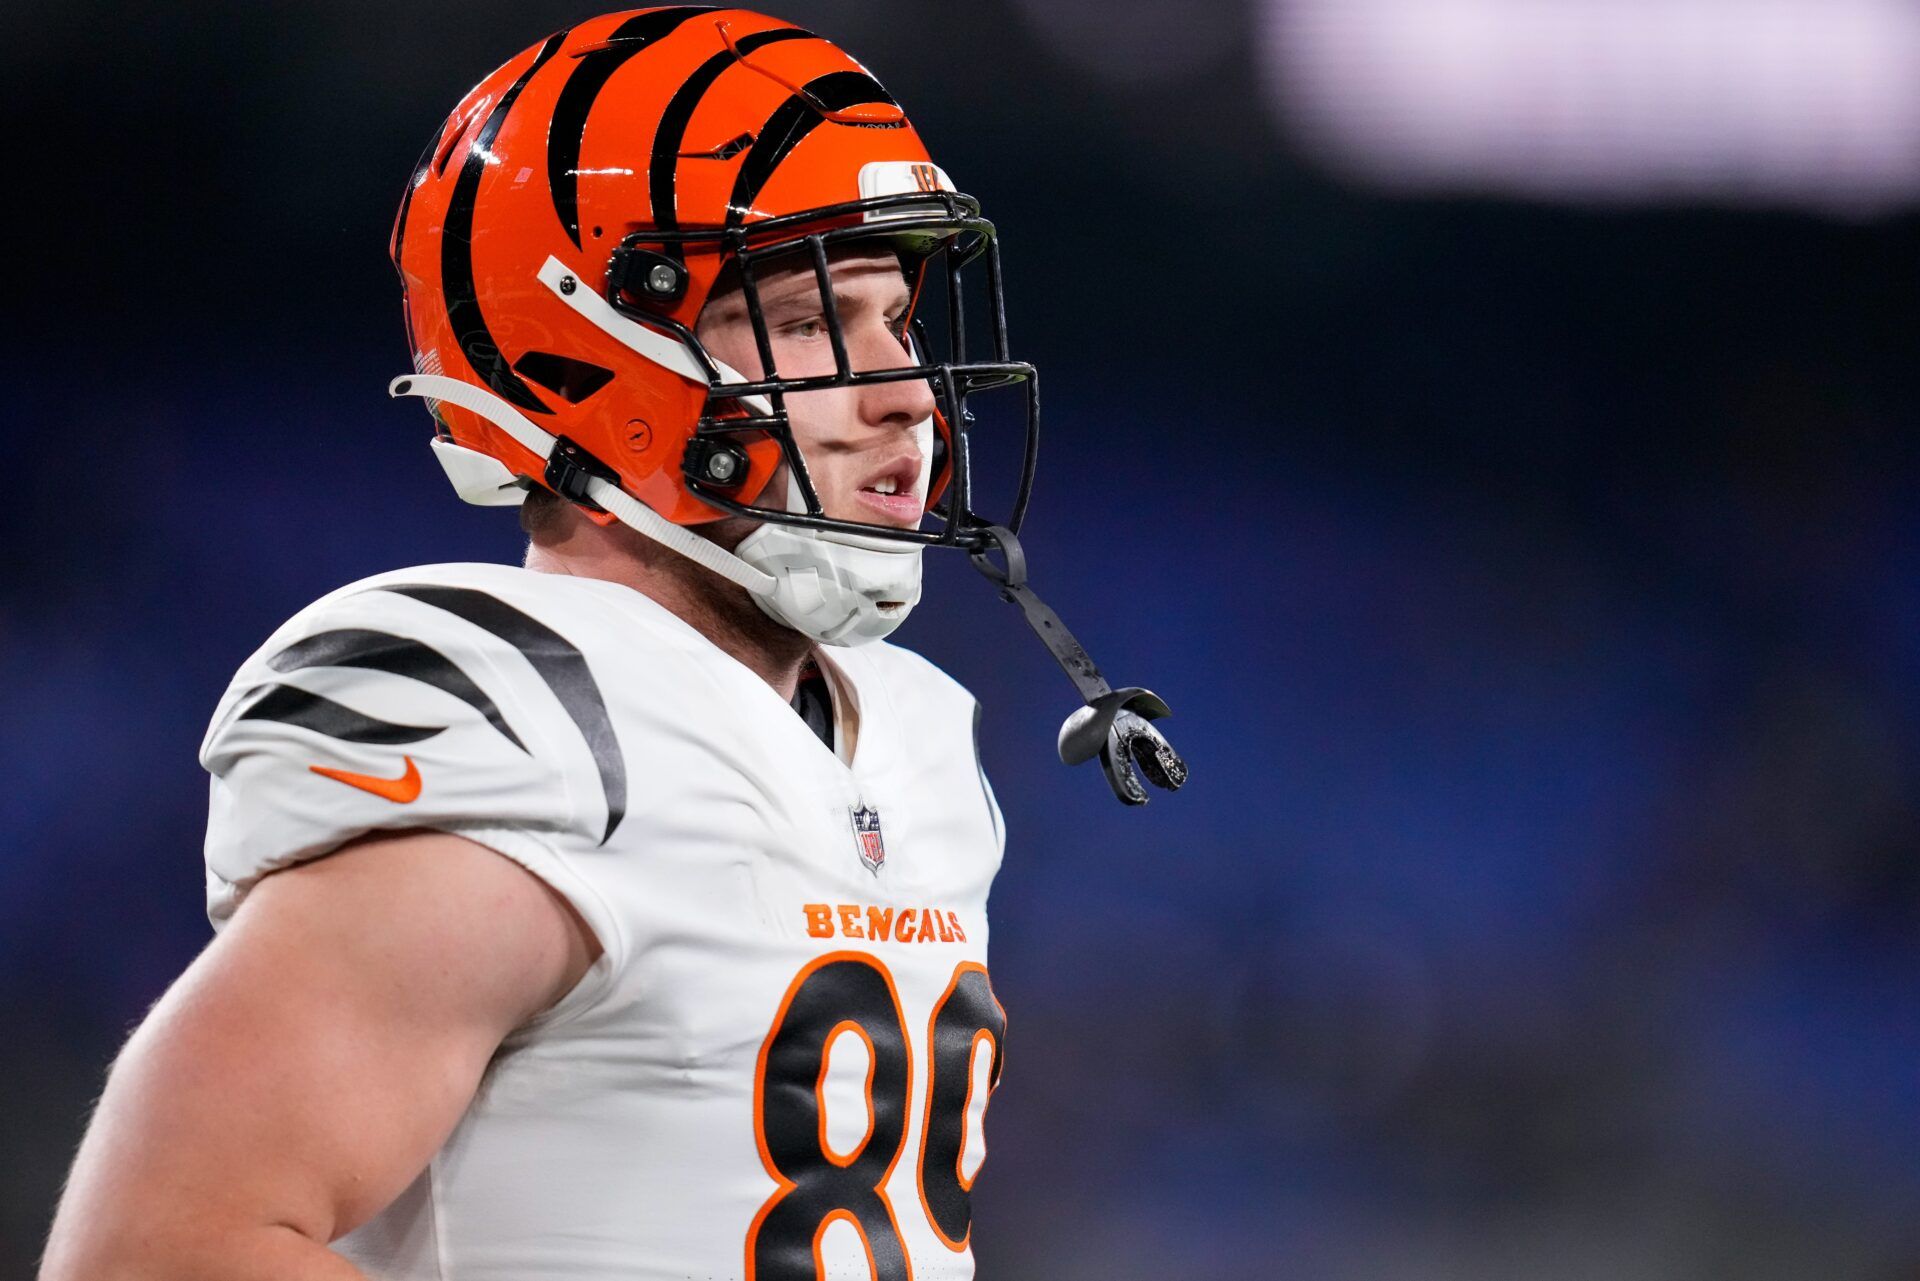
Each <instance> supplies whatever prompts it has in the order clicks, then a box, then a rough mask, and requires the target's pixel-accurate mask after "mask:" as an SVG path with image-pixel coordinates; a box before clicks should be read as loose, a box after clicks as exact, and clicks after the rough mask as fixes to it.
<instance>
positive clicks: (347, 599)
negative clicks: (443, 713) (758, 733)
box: [262, 562, 677, 652]
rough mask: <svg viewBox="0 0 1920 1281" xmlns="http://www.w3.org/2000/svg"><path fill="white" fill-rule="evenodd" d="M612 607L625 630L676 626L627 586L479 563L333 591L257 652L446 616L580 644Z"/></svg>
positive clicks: (394, 575) (511, 633)
mask: <svg viewBox="0 0 1920 1281" xmlns="http://www.w3.org/2000/svg"><path fill="white" fill-rule="evenodd" d="M616 606H625V608H624V609H620V610H618V614H619V618H618V625H619V626H620V628H621V629H622V630H623V631H627V632H631V631H633V630H636V629H637V630H639V631H642V632H648V631H652V632H658V633H660V634H661V635H663V636H665V635H669V634H670V633H671V632H672V631H673V626H672V625H673V624H674V623H675V622H677V620H674V619H673V618H672V616H671V615H670V614H668V613H667V611H666V610H664V609H663V608H662V607H660V606H659V605H657V604H656V603H654V602H653V601H651V600H649V599H647V598H646V597H645V596H643V595H641V594H640V593H639V592H636V591H634V590H632V589H631V588H627V587H622V586H620V585H619V584H617V583H609V582H605V581H602V580H600V579H595V578H580V577H575V576H572V575H568V574H548V573H541V572H538V571H535V570H530V569H523V568H521V567H520V566H518V565H499V564H490V563H484V562H468V563H452V564H444V565H415V566H411V567H409V568H406V569H395V570H389V571H387V572H386V573H383V574H375V575H373V576H372V577H370V578H363V579H360V580H359V581H358V582H353V583H348V584H347V585H346V586H344V587H340V588H336V589H335V590H333V591H331V592H328V593H327V594H326V595H324V596H322V597H320V598H319V599H318V600H316V601H314V602H313V603H312V604H311V605H308V606H307V607H306V608H305V609H302V610H300V611H299V612H298V613H296V614H295V615H293V617H292V618H290V619H288V620H287V622H286V623H285V624H284V625H283V626H282V627H280V629H279V630H277V631H276V632H275V633H274V634H273V636H272V637H270V638H269V639H268V641H267V644H266V645H264V646H262V651H263V652H264V651H265V650H269V649H271V648H272V647H273V645H274V643H275V642H277V641H284V640H285V639H287V638H288V637H290V636H295V635H298V634H300V633H303V632H311V631H313V630H315V629H317V628H322V627H326V626H330V625H334V624H336V623H338V622H339V621H341V620H343V619H347V618H356V619H360V618H381V619H385V620H388V621H391V622H393V623H395V624H396V625H405V624H407V623H408V622H409V621H411V622H414V623H420V622H425V621H426V620H429V619H431V618H432V617H434V615H433V613H430V612H428V611H437V612H438V613H440V614H445V615H451V616H453V617H455V618H458V619H461V620H463V621H465V622H467V623H469V624H471V625H473V626H476V627H478V628H480V629H481V630H482V631H484V632H488V633H491V634H494V635H498V636H501V637H515V636H528V637H531V636H541V635H543V634H544V633H545V632H550V631H551V632H558V633H560V634H562V635H567V634H568V633H575V634H578V635H580V636H581V637H583V638H585V637H588V636H590V634H591V633H592V632H593V631H594V629H595V628H596V627H603V626H605V625H606V624H607V622H608V619H609V615H610V613H611V612H614V610H615V607H616Z"/></svg>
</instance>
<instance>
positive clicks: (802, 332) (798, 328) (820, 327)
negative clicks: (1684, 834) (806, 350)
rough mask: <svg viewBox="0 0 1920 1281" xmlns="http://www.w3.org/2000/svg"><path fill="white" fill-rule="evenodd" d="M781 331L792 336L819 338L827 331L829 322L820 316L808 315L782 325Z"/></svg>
mask: <svg viewBox="0 0 1920 1281" xmlns="http://www.w3.org/2000/svg"><path fill="white" fill-rule="evenodd" d="M780 332H781V333H783V334H786V335H787V336H788V337H791V338H818V337H820V336H821V335H822V334H825V333H826V332H827V322H826V321H825V320H824V319H822V318H821V317H819V316H808V317H806V318H804V319H801V320H792V321H788V322H787V323H786V324H784V325H782V326H781V327H780Z"/></svg>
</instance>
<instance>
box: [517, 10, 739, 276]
mask: <svg viewBox="0 0 1920 1281" xmlns="http://www.w3.org/2000/svg"><path fill="white" fill-rule="evenodd" d="M712 12H713V8H712V6H710V5H679V6H676V7H674V8H671V9H653V10H650V11H648V12H646V13H642V14H636V15H635V16H634V17H631V18H629V19H627V20H626V21H625V22H623V23H621V24H620V25H619V26H618V27H616V28H614V31H613V34H612V35H610V36H608V37H607V39H606V40H604V41H603V42H601V43H600V45H598V46H597V47H595V48H593V49H590V50H588V51H587V52H585V53H583V54H580V55H579V56H578V60H577V61H576V62H575V63H574V68H573V70H572V71H571V72H569V73H568V75H567V82H566V84H564V85H562V86H561V88H560V99H559V101H558V102H557V103H555V104H554V108H553V123H552V125H551V126H550V127H549V129H548V131H547V186H548V188H549V189H550V190H551V191H552V192H553V211H554V213H556V214H557V215H559V218H560V225H561V226H562V227H565V228H566V231H567V235H568V237H569V238H570V239H572V241H573V247H574V248H575V249H578V248H580V247H581V244H580V207H579V206H580V177H579V168H580V149H581V147H582V146H583V145H584V144H585V142H586V136H587V117H588V116H589V115H590V114H592V112H593V104H594V100H595V99H596V98H598V97H599V96H600V91H601V90H602V89H604V88H605V87H606V84H607V81H609V80H611V79H612V78H613V73H614V72H616V71H618V70H620V68H621V67H623V66H625V65H626V64H627V62H628V61H629V60H630V59H632V58H633V57H634V56H635V55H636V54H638V53H640V52H641V51H642V50H644V49H646V48H647V47H648V46H649V45H652V44H654V43H655V42H656V41H659V40H660V39H662V38H664V37H666V36H668V35H670V34H672V33H673V32H674V31H676V30H678V29H679V28H680V26H681V24H682V23H684V22H686V21H687V19H689V18H692V17H694V16H696V15H698V14H702V13H712Z"/></svg>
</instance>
